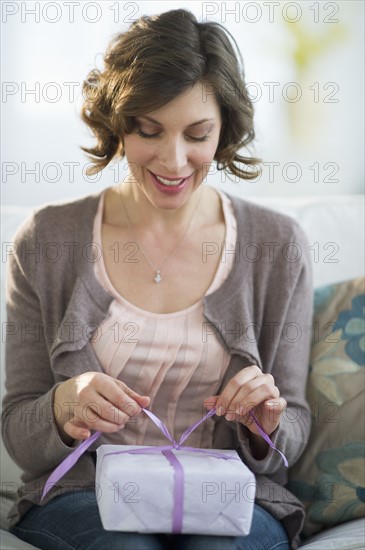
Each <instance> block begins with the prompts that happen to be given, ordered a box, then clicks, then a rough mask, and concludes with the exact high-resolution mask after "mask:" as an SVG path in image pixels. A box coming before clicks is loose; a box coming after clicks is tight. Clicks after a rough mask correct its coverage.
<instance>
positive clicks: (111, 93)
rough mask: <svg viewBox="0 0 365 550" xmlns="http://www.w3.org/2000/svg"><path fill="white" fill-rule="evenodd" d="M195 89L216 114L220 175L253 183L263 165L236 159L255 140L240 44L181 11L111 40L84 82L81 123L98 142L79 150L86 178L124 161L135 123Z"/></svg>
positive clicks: (146, 19) (140, 23) (144, 21)
mask: <svg viewBox="0 0 365 550" xmlns="http://www.w3.org/2000/svg"><path fill="white" fill-rule="evenodd" d="M230 39H231V40H230ZM233 44H234V46H235V49H236V51H237V55H236V53H235V50H234V47H233ZM198 82H201V83H202V84H203V85H204V86H205V88H204V89H205V90H206V91H207V93H212V94H214V95H215V97H216V100H217V101H218V104H219V105H220V109H221V117H222V128H221V133H220V138H219V143H218V147H217V151H216V154H215V157H214V159H215V160H216V162H217V168H218V170H225V171H226V172H227V173H228V174H233V175H236V176H238V177H240V178H243V179H253V178H255V177H256V176H257V175H258V174H259V172H260V167H259V163H260V160H259V159H257V158H254V157H246V156H241V155H239V154H238V150H240V149H242V148H245V147H247V146H248V145H249V144H250V143H251V142H252V140H253V139H254V137H255V133H254V128H253V105H252V102H251V100H250V98H249V96H248V92H247V89H246V86H245V82H244V72H243V62H242V57H241V54H240V52H239V49H238V47H237V44H236V42H235V40H234V38H233V37H232V35H231V34H230V33H229V32H228V31H227V30H226V29H225V28H224V27H223V26H222V25H221V24H220V23H217V22H212V21H210V22H206V23H199V22H198V21H197V19H196V18H195V16H194V15H193V14H192V13H191V12H189V11H187V10H184V9H178V10H171V11H167V12H164V13H162V14H160V15H155V16H145V15H144V16H142V17H140V18H139V19H138V20H137V21H135V22H133V23H132V25H131V26H130V28H129V29H128V30H127V31H126V32H123V33H120V34H117V35H115V36H114V37H113V39H112V41H111V42H110V44H109V46H108V48H107V51H106V53H105V56H104V70H103V71H100V70H98V69H93V70H92V71H91V72H90V73H89V74H88V76H87V78H86V80H85V81H84V83H83V97H84V100H85V101H84V104H83V106H82V110H81V118H82V120H83V121H84V122H85V123H86V124H87V125H88V126H89V127H90V128H91V130H92V132H93V133H94V135H95V137H96V139H97V144H96V145H95V147H89V148H87V147H81V149H82V150H83V151H85V152H86V153H87V154H88V155H89V158H90V160H91V162H92V163H93V165H92V166H91V167H89V168H88V170H87V173H88V175H92V174H96V173H98V172H99V171H101V170H102V169H103V168H105V167H106V166H107V165H108V164H109V162H110V161H111V160H112V159H113V158H114V157H115V156H117V157H120V158H123V157H124V155H125V152H124V145H123V135H124V134H126V133H127V134H128V133H131V132H132V131H133V129H134V126H135V122H134V119H135V117H136V116H140V115H143V114H146V113H148V112H151V111H153V110H155V109H158V108H160V107H162V106H163V105H165V104H166V103H168V102H169V101H171V100H172V99H174V98H175V97H177V96H178V95H179V94H181V93H183V92H185V91H187V89H189V88H190V87H192V86H194V84H196V83H198Z"/></svg>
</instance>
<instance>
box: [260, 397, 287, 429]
mask: <svg viewBox="0 0 365 550" xmlns="http://www.w3.org/2000/svg"><path fill="white" fill-rule="evenodd" d="M264 406H265V409H266V410H267V411H268V415H267V417H268V421H269V422H271V423H273V424H275V423H276V424H277V423H278V421H279V420H280V418H281V416H282V414H283V411H284V409H286V407H287V402H286V400H285V399H284V397H279V398H278V399H270V400H269V401H265V403H264Z"/></svg>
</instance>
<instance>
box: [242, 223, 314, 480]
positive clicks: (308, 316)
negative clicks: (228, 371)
mask: <svg viewBox="0 0 365 550" xmlns="http://www.w3.org/2000/svg"><path fill="white" fill-rule="evenodd" d="M292 239H293V241H294V242H296V243H298V244H299V245H300V250H301V259H300V262H298V265H296V266H295V268H294V269H292V270H291V276H290V277H286V278H283V281H282V285H284V284H285V285H286V295H287V298H286V300H276V306H275V307H276V312H275V313H274V315H271V317H270V320H271V321H273V319H274V320H275V324H276V325H277V328H278V333H277V337H276V338H271V339H270V338H269V336H268V334H267V333H266V335H265V338H263V337H262V340H263V342H262V343H261V346H259V348H261V349H259V353H260V358H261V362H262V370H263V372H270V373H271V374H272V375H273V377H274V379H275V383H276V385H277V386H278V388H279V390H280V395H281V396H282V397H284V398H285V399H286V401H287V407H286V409H285V410H284V413H283V415H282V418H281V421H280V424H279V426H278V428H277V429H276V430H275V431H274V432H273V434H271V440H272V442H273V443H274V445H275V446H276V447H277V448H278V449H280V451H281V452H283V453H284V454H285V456H286V458H287V460H288V462H289V466H292V465H293V464H294V463H295V462H296V461H297V460H298V459H299V457H300V455H301V454H302V452H303V451H304V448H305V445H306V443H307V441H308V437H309V431H310V425H311V414H310V409H309V405H308V403H307V401H306V397H305V391H306V381H307V376H308V370H309V353H310V341H311V331H310V327H311V320H312V303H313V290H312V272H311V265H310V256H309V244H308V242H307V239H306V237H305V235H304V232H303V231H302V230H301V228H300V227H299V226H297V225H294V236H293V237H292ZM279 284H280V283H279ZM273 292H275V287H273ZM273 303H274V302H273ZM271 309H272V310H273V309H274V308H273V307H272V308H271ZM264 321H265V317H263V319H262V324H264ZM272 326H273V325H272ZM237 434H238V439H239V443H240V447H241V452H242V453H243V457H244V460H245V462H246V463H247V465H248V467H249V468H251V469H252V470H253V471H254V472H255V473H256V474H264V475H271V474H277V475H278V479H280V478H282V479H285V478H286V473H285V470H286V468H285V466H284V464H283V461H282V458H281V456H280V455H279V453H277V452H276V451H274V450H273V449H269V451H268V454H267V455H266V457H265V458H264V459H262V460H256V459H255V458H254V457H253V456H252V452H251V449H250V444H249V440H248V428H246V427H245V426H243V425H242V424H237Z"/></svg>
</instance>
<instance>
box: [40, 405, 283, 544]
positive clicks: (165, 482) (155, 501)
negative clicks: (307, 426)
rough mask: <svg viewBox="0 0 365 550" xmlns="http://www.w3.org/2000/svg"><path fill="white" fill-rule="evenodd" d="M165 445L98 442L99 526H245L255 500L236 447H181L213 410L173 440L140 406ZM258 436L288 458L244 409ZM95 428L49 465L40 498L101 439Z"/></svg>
mask: <svg viewBox="0 0 365 550" xmlns="http://www.w3.org/2000/svg"><path fill="white" fill-rule="evenodd" d="M142 410H143V411H144V413H145V414H147V415H148V416H149V417H150V418H151V420H152V421H153V422H154V423H155V424H156V426H157V427H158V428H159V429H160V430H161V432H162V433H163V434H164V435H165V436H166V438H167V439H168V440H169V441H170V443H171V445H168V446H165V447H164V446H159V447H144V446H139V447H135V446H131V445H102V446H101V447H99V449H98V450H97V468H96V495H97V500H98V505H99V511H100V516H101V520H102V523H103V526H104V528H105V529H108V530H119V531H126V532H128V531H136V532H141V533H191V534H206V535H226V536H238V535H247V534H248V533H249V531H250V526H251V520H252V514H253V506H254V499H255V477H254V474H253V473H252V472H251V471H250V470H249V469H248V468H247V467H246V466H245V465H244V464H243V462H242V461H241V459H240V458H239V456H238V454H237V453H236V451H233V450H217V449H212V450H207V449H197V448H194V447H187V446H183V443H184V442H185V440H186V439H187V438H188V437H189V435H190V434H191V433H192V432H193V431H194V430H195V428H197V427H198V426H199V425H200V424H201V423H202V422H204V421H205V420H206V419H207V418H209V417H211V416H213V415H214V414H215V409H212V410H210V411H209V412H208V413H206V414H205V415H204V416H203V418H201V419H200V420H198V421H197V422H195V423H194V424H192V425H191V426H189V427H188V428H187V429H186V430H185V432H184V433H183V434H182V436H181V437H180V439H179V441H178V442H176V441H175V440H174V439H173V438H172V436H171V434H170V433H169V431H168V429H167V427H166V426H165V424H164V423H163V422H162V421H161V420H160V419H159V418H157V417H156V416H155V415H154V414H153V413H152V412H151V411H149V410H147V409H142ZM250 415H251V416H252V419H253V421H254V422H255V424H256V426H257V428H258V430H259V433H260V434H261V436H262V437H263V438H264V439H265V441H266V442H267V443H268V445H269V446H270V447H271V448H272V449H274V450H275V451H277V452H278V453H279V454H280V455H281V457H282V459H283V461H284V464H285V466H288V462H287V460H286V457H285V456H284V455H283V453H282V452H281V451H280V450H279V449H277V448H276V447H275V445H274V444H273V442H272V441H271V439H270V438H269V436H268V435H267V434H266V433H265V432H264V430H263V428H262V426H261V425H260V423H259V421H258V420H257V418H256V416H255V415H254V413H253V411H250ZM100 435H101V432H95V433H94V434H93V435H91V436H90V437H89V438H88V439H86V440H85V441H83V442H82V443H80V445H79V446H78V447H77V448H76V449H75V450H74V451H73V452H72V453H71V454H70V455H69V456H67V457H66V458H65V459H64V460H63V461H62V462H61V463H60V464H59V465H58V466H57V468H55V470H53V472H52V473H51V475H50V476H49V478H48V479H47V482H46V483H45V486H44V488H43V493H42V498H41V501H42V500H43V499H44V497H45V496H46V495H47V493H48V491H50V489H51V488H52V487H53V486H54V485H55V484H57V482H58V481H59V480H60V479H61V478H62V477H63V476H64V475H65V474H66V473H67V472H68V471H69V470H70V469H71V468H72V466H73V465H74V464H75V463H76V462H77V461H78V459H79V458H80V456H81V455H82V454H83V453H84V452H85V451H86V450H87V449H88V448H89V447H90V446H91V445H92V444H93V443H94V442H95V441H96V440H97V439H98V438H99V437H100Z"/></svg>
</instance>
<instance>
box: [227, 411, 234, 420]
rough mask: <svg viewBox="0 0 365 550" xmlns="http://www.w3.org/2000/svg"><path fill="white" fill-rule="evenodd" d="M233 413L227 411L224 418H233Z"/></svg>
mask: <svg viewBox="0 0 365 550" xmlns="http://www.w3.org/2000/svg"><path fill="white" fill-rule="evenodd" d="M234 418H235V415H234V414H233V413H227V414H226V416H225V419H226V420H234Z"/></svg>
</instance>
